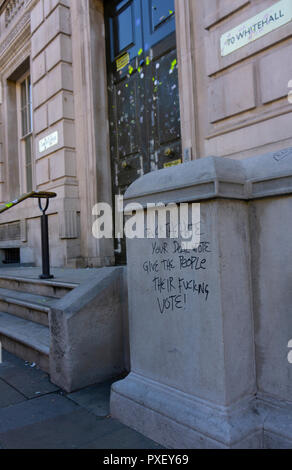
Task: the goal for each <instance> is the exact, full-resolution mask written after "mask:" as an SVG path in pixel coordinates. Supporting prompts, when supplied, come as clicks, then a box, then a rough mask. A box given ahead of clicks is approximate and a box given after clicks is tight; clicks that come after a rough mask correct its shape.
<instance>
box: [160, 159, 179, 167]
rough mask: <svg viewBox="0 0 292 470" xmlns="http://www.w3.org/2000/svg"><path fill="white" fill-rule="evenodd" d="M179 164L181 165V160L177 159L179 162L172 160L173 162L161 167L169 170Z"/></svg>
mask: <svg viewBox="0 0 292 470" xmlns="http://www.w3.org/2000/svg"><path fill="white" fill-rule="evenodd" d="M181 163H182V161H181V159H179V160H174V162H169V163H165V164H164V165H163V167H164V168H169V167H171V166H177V165H181Z"/></svg>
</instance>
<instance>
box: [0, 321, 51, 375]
mask: <svg viewBox="0 0 292 470" xmlns="http://www.w3.org/2000/svg"><path fill="white" fill-rule="evenodd" d="M0 341H1V344H2V347H3V348H4V349H6V351H8V352H10V353H12V354H14V355H15V356H18V357H20V358H21V359H23V360H25V361H28V362H31V363H35V364H36V365H37V366H39V367H40V369H42V370H44V371H45V372H49V353H50V332H49V328H47V327H46V326H43V325H40V324H37V323H34V322H31V321H28V320H25V319H23V318H19V317H16V316H14V315H10V314H9V313H4V312H0Z"/></svg>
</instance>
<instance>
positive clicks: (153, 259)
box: [143, 240, 212, 314]
mask: <svg viewBox="0 0 292 470" xmlns="http://www.w3.org/2000/svg"><path fill="white" fill-rule="evenodd" d="M209 253H212V250H211V246H210V243H209V242H206V241H201V243H200V244H199V246H197V247H196V248H193V249H192V250H187V249H183V248H182V246H181V245H180V243H179V242H177V241H175V240H172V241H167V242H163V243H161V242H160V243H159V242H153V243H152V248H151V254H150V256H149V259H147V260H145V261H144V262H143V271H144V273H145V274H146V276H147V277H148V278H150V280H151V290H152V292H154V294H155V297H156V302H157V307H158V310H159V312H160V313H161V314H164V313H166V312H173V311H176V310H177V311H179V310H184V309H186V307H187V305H188V303H189V302H191V299H192V296H198V297H201V298H203V299H204V301H206V302H207V301H208V299H209V295H210V287H209V284H208V283H207V282H206V280H204V279H203V278H204V274H205V273H206V271H207V269H208V254H209Z"/></svg>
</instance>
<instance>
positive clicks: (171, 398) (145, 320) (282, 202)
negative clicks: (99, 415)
mask: <svg viewBox="0 0 292 470" xmlns="http://www.w3.org/2000/svg"><path fill="white" fill-rule="evenodd" d="M291 197H292V149H291V148H288V149H284V150H280V151H278V152H275V153H270V154H267V155H263V156H260V157H253V158H249V159H246V160H242V161H235V160H229V159H221V158H215V157H209V158H205V159H201V160H198V161H195V162H191V163H187V164H184V165H182V166H180V167H178V168H176V169H175V170H174V169H166V170H161V171H159V172H157V173H154V174H151V175H146V176H144V177H143V178H142V179H140V180H138V181H137V182H135V183H134V184H133V185H132V186H131V187H130V188H129V190H128V192H127V193H126V199H127V202H133V201H136V202H139V203H141V204H142V205H144V206H145V205H146V204H147V202H150V203H153V202H156V203H157V202H164V203H170V202H176V203H181V202H200V207H201V244H200V246H199V247H198V248H197V249H195V250H192V251H191V252H184V251H182V250H181V249H180V245H181V240H179V239H177V240H175V239H174V240H171V239H165V240H157V239H156V240H151V239H140V240H139V239H136V240H128V290H129V315H130V349H131V373H130V374H129V376H128V377H127V378H126V379H125V380H124V381H121V382H117V383H116V384H114V385H113V387H112V394H111V412H112V415H113V416H114V417H116V418H118V419H120V420H121V421H122V422H123V423H125V424H127V425H129V426H131V427H133V428H135V429H136V430H138V431H140V432H142V433H143V434H145V435H147V436H149V437H151V438H152V439H154V440H156V441H157V442H159V443H161V444H162V445H165V446H166V447H169V448H262V447H265V448H292V427H291V423H292V399H291V390H292V385H291V383H292V382H291V379H292V357H291V356H292V354H291V350H292V320H291V305H292V289H291V282H292V274H291V273H292V269H291V259H292V250H291V233H292V232H291ZM141 210H142V209H141Z"/></svg>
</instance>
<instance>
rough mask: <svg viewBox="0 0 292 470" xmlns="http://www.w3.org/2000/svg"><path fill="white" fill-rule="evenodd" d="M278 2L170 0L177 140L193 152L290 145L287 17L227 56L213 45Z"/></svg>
mask: <svg viewBox="0 0 292 470" xmlns="http://www.w3.org/2000/svg"><path fill="white" fill-rule="evenodd" d="M277 4H278V2H275V1H274V0H264V1H263V0H260V1H258V0H235V1H234V0H232V1H230V0H206V1H204V2H201V1H192V0H186V1H184V2H180V1H179V0H177V3H176V8H177V17H178V18H177V25H178V28H177V29H178V43H179V48H178V52H179V56H180V57H179V63H180V73H181V77H180V83H181V87H180V96H181V103H182V104H181V108H182V110H181V113H182V125H183V144H184V148H188V147H192V149H193V157H194V158H201V157H204V156H208V155H216V156H224V157H225V156H228V157H231V158H245V157H248V156H254V155H257V154H262V153H264V152H265V151H274V150H278V149H281V148H285V147H288V146H290V145H291V142H292V138H291V111H292V107H291V104H289V103H288V99H287V95H288V90H289V89H288V82H289V80H291V79H292V66H291V60H290V57H291V53H292V37H291V21H290V22H289V23H287V24H285V25H283V26H280V27H278V28H276V29H274V30H273V31H271V32H269V33H268V34H266V35H264V36H262V37H260V38H259V39H257V40H255V41H253V42H251V43H249V44H247V45H245V46H244V47H241V48H238V49H237V50H235V51H234V52H232V53H230V54H228V55H226V56H221V50H220V39H221V36H222V35H223V34H225V33H227V32H228V31H230V30H232V29H233V28H235V27H237V26H239V25H241V24H242V23H244V22H246V21H247V20H249V19H252V18H253V17H254V16H255V15H258V14H259V13H261V12H262V11H264V10H265V9H267V8H269V7H271V6H273V5H277ZM282 5H283V4H282ZM279 8H280V7H279Z"/></svg>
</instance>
